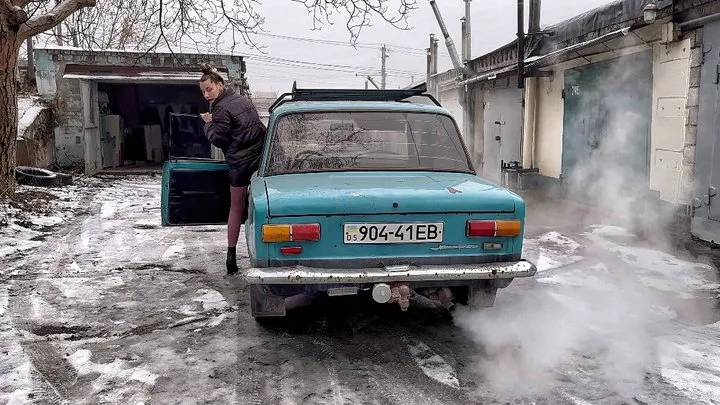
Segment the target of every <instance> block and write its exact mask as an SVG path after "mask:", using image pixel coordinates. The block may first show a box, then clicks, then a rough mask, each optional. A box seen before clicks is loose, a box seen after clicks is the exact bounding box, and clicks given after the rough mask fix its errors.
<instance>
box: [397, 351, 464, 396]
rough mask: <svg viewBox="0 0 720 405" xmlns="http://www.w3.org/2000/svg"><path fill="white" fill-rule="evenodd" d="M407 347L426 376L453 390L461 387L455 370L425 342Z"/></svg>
mask: <svg viewBox="0 0 720 405" xmlns="http://www.w3.org/2000/svg"><path fill="white" fill-rule="evenodd" d="M407 347H408V351H409V352H410V355H412V356H413V359H414V360H415V363H417V365H418V366H419V367H420V369H421V370H422V371H423V373H425V375H426V376H428V377H430V378H432V379H433V380H435V381H438V382H440V383H442V384H445V385H449V386H451V387H453V388H458V387H460V382H459V381H458V378H457V372H456V371H455V369H453V367H452V366H451V365H450V364H449V363H448V362H447V361H445V359H443V358H442V356H440V355H439V354H437V353H436V352H435V351H433V349H431V348H430V346H428V345H426V344H425V343H423V342H416V343H414V344H410V343H409V344H408V345H407Z"/></svg>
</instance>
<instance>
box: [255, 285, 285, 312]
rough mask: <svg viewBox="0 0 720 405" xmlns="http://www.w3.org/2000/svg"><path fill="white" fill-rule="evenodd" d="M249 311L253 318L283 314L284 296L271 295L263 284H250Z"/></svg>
mask: <svg viewBox="0 0 720 405" xmlns="http://www.w3.org/2000/svg"><path fill="white" fill-rule="evenodd" d="M250 311H251V314H252V316H253V317H255V318H259V317H269V316H272V317H282V316H285V315H286V311H285V298H283V297H278V296H276V295H272V294H271V293H270V291H269V290H268V289H267V288H266V287H265V286H263V285H251V286H250Z"/></svg>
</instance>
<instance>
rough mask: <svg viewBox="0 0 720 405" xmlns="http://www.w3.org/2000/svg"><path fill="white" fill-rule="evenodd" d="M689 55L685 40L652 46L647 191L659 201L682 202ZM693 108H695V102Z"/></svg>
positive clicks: (688, 43) (687, 44) (688, 41)
mask: <svg viewBox="0 0 720 405" xmlns="http://www.w3.org/2000/svg"><path fill="white" fill-rule="evenodd" d="M689 55H690V40H688V39H686V40H684V41H680V42H676V43H671V44H667V45H666V44H655V45H654V46H653V113H652V114H653V115H652V127H651V128H652V130H651V131H652V132H651V134H652V137H651V142H650V144H651V149H650V153H651V158H650V189H651V190H654V191H658V192H659V193H660V199H661V200H663V201H668V202H672V203H677V202H680V201H681V200H682V199H681V177H682V173H683V170H684V169H683V168H684V165H683V149H684V147H685V115H686V114H685V113H686V104H687V101H688V99H687V95H688V85H689V76H690V59H689ZM695 105H696V106H697V99H696V100H695ZM685 170H687V169H685Z"/></svg>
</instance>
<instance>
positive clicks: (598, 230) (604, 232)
mask: <svg viewBox="0 0 720 405" xmlns="http://www.w3.org/2000/svg"><path fill="white" fill-rule="evenodd" d="M591 229H592V230H591V231H590V234H592V235H596V236H610V237H632V236H633V234H632V233H630V231H628V230H627V229H625V228H623V227H621V226H614V225H593V226H591Z"/></svg>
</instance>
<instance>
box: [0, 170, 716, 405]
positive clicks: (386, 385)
mask: <svg viewBox="0 0 720 405" xmlns="http://www.w3.org/2000/svg"><path fill="white" fill-rule="evenodd" d="M72 187H75V188H74V189H73V188H70V187H65V188H58V189H37V188H35V189H30V188H25V187H23V188H21V189H20V191H33V192H40V191H42V192H45V193H48V194H51V195H52V196H53V198H52V199H49V200H48V202H47V204H48V206H49V208H48V209H44V210H39V211H38V212H34V213H27V212H26V213H21V212H18V210H17V208H13V207H10V206H6V207H5V208H6V211H8V212H9V214H8V215H7V219H8V222H9V224H8V225H7V226H4V227H0V263H2V265H0V276H2V275H3V272H4V271H5V268H4V267H3V266H7V268H10V270H9V272H10V273H9V274H10V275H12V276H13V277H12V278H9V282H8V283H7V284H5V285H2V284H0V403H10V404H16V403H17V404H21V403H30V402H32V401H33V400H31V399H28V398H29V396H30V395H36V392H37V391H36V389H37V388H38V387H42V386H43V385H42V382H43V381H44V380H43V378H45V379H48V376H49V381H50V382H52V383H54V384H56V385H58V384H59V386H60V388H61V389H64V388H66V387H65V386H63V384H65V383H66V380H65V379H68V381H69V379H70V378H74V380H73V381H77V382H78V386H79V387H82V388H83V390H85V389H87V391H82V392H80V391H77V392H70V394H68V395H71V397H72V398H73V399H74V398H80V397H82V398H85V399H86V401H88V402H89V403H171V402H177V398H182V399H183V400H186V403H193V402H197V401H200V402H202V401H205V402H208V403H237V398H246V399H247V401H248V402H253V403H255V402H257V403H260V402H272V403H301V402H302V403H327V402H331V401H332V400H333V399H334V400H335V401H337V402H338V403H340V402H342V403H353V404H354V403H386V402H387V403H406V402H407V403H436V404H449V403H470V402H475V403H490V404H498V403H508V402H510V401H506V400H505V399H506V398H510V397H512V396H513V395H514V394H517V393H518V392H524V393H526V394H527V395H532V393H533V391H543V390H542V389H543V388H545V386H550V387H551V388H552V387H556V388H557V387H558V386H559V388H557V389H556V390H555V391H552V390H551V391H550V393H547V392H546V393H547V395H549V398H547V400H545V401H543V400H540V401H538V400H537V399H538V397H531V398H528V399H527V401H524V402H522V403H533V402H535V403H575V404H581V405H585V404H592V403H623V401H624V402H626V403H633V401H632V400H629V401H625V399H627V398H632V395H633V394H635V393H636V392H640V397H641V398H646V397H650V400H645V401H644V402H645V403H653V404H675V403H688V402H689V401H690V400H692V402H693V403H698V404H708V405H718V404H720V402H719V400H720V393H719V392H718V390H717V387H718V386H720V367H719V366H718V365H720V343H718V342H720V324H718V323H714V324H713V323H712V322H715V321H709V322H706V323H709V324H702V323H700V322H697V323H695V324H694V325H697V326H694V327H690V326H689V323H687V322H686V323H683V319H682V318H683V316H684V314H683V312H682V311H681V309H680V308H678V307H677V305H676V304H677V303H676V302H675V301H672V300H667V299H666V296H667V295H676V296H678V297H679V298H680V299H686V300H698V299H699V298H698V297H699V296H703V297H704V296H706V295H707V294H706V293H707V292H714V293H715V295H717V293H720V291H718V290H720V284H718V280H717V277H716V276H714V275H715V273H714V269H712V268H710V267H709V266H706V265H703V264H698V263H695V262H694V260H691V259H688V258H686V257H681V256H680V255H679V254H677V255H674V254H670V253H668V252H666V251H663V250H662V249H660V248H658V247H653V246H645V245H642V244H639V243H638V242H637V241H635V240H634V239H633V236H632V235H631V234H630V233H628V232H627V231H626V230H624V229H622V228H616V227H591V228H590V229H588V230H587V232H585V233H581V234H578V233H577V232H565V231H564V230H563V229H556V230H554V231H552V232H546V233H544V234H541V235H540V236H538V237H533V238H528V239H527V240H526V241H525V248H524V257H526V258H528V259H529V260H531V261H535V262H537V263H538V265H539V267H540V270H541V272H539V273H538V274H537V276H536V277H534V278H532V279H524V280H521V279H518V280H515V281H514V282H513V283H512V284H511V285H510V286H509V287H508V288H506V289H504V290H502V291H501V292H499V294H498V300H497V302H496V307H495V308H492V309H489V310H483V311H472V312H471V311H465V312H463V311H459V312H458V313H457V316H456V324H455V326H453V325H451V324H447V323H442V322H437V321H435V320H433V319H434V318H433V317H432V316H431V315H430V314H431V312H430V311H427V310H423V309H419V308H417V307H411V310H410V311H409V312H408V313H407V314H404V315H402V318H395V317H394V316H392V317H389V318H386V316H387V315H386V314H384V313H382V311H379V312H378V313H370V314H369V315H363V314H354V313H351V314H348V315H347V316H345V317H344V318H343V319H342V321H341V323H337V322H331V321H329V319H328V318H320V319H319V320H317V321H316V320H315V319H314V318H312V317H311V318H310V319H309V320H308V329H307V330H306V329H303V332H302V333H293V332H292V331H289V332H285V331H282V332H279V333H276V332H267V331H266V330H264V329H262V328H260V327H258V326H256V325H255V324H254V322H252V321H251V318H250V317H249V314H248V311H249V308H248V301H249V300H248V298H247V292H246V288H245V287H246V286H245V285H244V284H243V283H242V281H240V278H234V277H229V278H226V277H223V276H224V273H223V263H224V262H223V261H224V246H225V245H224V243H225V236H224V228H223V227H192V228H177V227H172V228H164V227H161V226H160V223H159V217H160V213H159V211H158V210H157V208H158V205H159V195H160V186H159V181H158V179H151V178H141V179H122V180H117V181H116V182H113V183H103V182H100V181H98V182H97V183H90V184H89V185H88V184H85V185H83V186H72ZM12 210H15V211H12ZM83 210H84V212H85V213H87V214H88V215H86V216H82V217H80V218H74V217H75V216H76V215H77V214H78V213H81V212H83ZM11 211H12V212H11ZM0 213H2V211H0ZM58 230H62V231H61V232H57V231H58ZM54 231H55V233H51V232H54ZM3 237H5V239H2V238H3ZM33 239H35V240H33ZM13 243H14V244H13ZM38 246H43V248H42V249H36V248H37V247H38ZM8 255H17V257H18V258H19V259H15V257H14V256H10V257H7V256H8ZM58 255H60V256H58ZM18 262H22V263H19V264H18ZM13 268H14V269H15V270H13ZM15 276H18V277H15ZM649 291H650V292H649ZM657 293H662V294H664V295H657ZM703 299H705V298H703ZM706 301H707V299H706ZM355 318H357V319H359V320H358V321H357V322H356V321H355ZM23 322H25V324H23ZM346 324H347V325H348V327H347V328H345V327H344V325H346ZM330 325H332V327H331V326H330ZM71 327H80V328H89V329H88V330H87V332H85V333H87V335H83V333H84V332H83V331H82V329H78V330H79V331H80V332H75V331H72V330H70V331H68V330H66V329H69V328H71ZM458 331H460V333H458ZM33 344H39V345H40V346H38V347H33V346H32V345H33ZM28 346H29V347H28ZM46 353H50V354H53V356H48V358H49V359H50V361H51V362H49V363H42V361H40V360H42V359H43V358H44V357H42V356H44V355H45V354H46ZM318 360H319V361H318ZM53 361H56V363H53ZM38 362H39V366H38ZM649 363H653V364H652V366H653V367H655V368H654V371H651V372H647V370H648V368H650V369H653V368H652V367H648V364H649ZM43 367H45V368H44V369H43ZM38 370H39V371H38ZM68 370H69V371H68ZM57 371H61V372H62V373H61V375H60V377H62V378H59V377H57V376H55V379H54V380H53V375H52V372H57ZM63 373H64V374H63ZM658 374H659V376H660V377H661V378H660V379H658V380H659V381H660V382H648V380H647V379H646V378H647V376H648V375H651V378H652V377H654V376H657V375H658ZM478 375H480V376H481V377H478ZM653 381H655V380H653ZM493 385H495V386H498V387H501V388H507V390H508V391H509V392H510V394H511V395H509V396H494V395H486V396H485V397H484V398H483V400H480V401H470V400H468V398H467V396H466V395H469V394H468V393H469V392H470V391H475V390H476V389H477V390H480V391H483V395H485V394H484V390H485V389H486V388H487V387H488V386H493ZM530 385H533V387H530V388H534V389H532V390H526V389H527V388H528V387H529V386H530ZM71 388H72V387H71ZM643 390H644V391H646V392H643ZM618 392H620V393H622V394H623V395H625V394H628V395H627V396H622V399H621V395H620V394H618ZM648 392H649V393H648ZM652 392H659V393H660V394H662V395H666V396H665V397H652V395H651V394H652ZM266 395H267V398H270V397H271V399H268V400H266V401H263V400H262V399H263V398H266ZM673 395H674V396H673ZM414 398H421V399H420V400H414V401H413V400H412V399H414ZM489 399H490V400H489ZM35 401H36V402H37V401H39V400H37V399H35ZM568 401H569V402H568Z"/></svg>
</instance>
